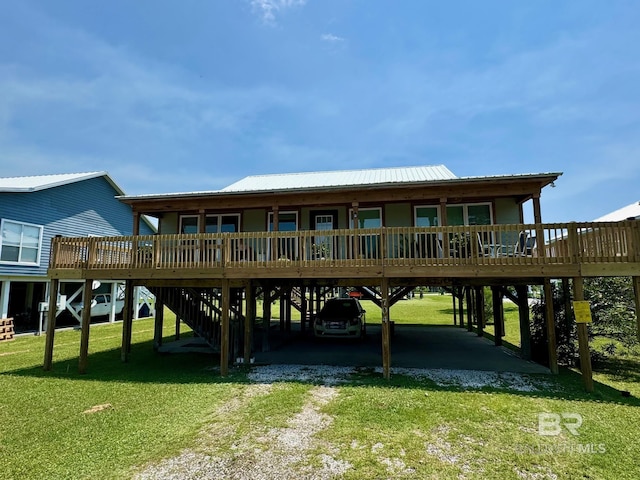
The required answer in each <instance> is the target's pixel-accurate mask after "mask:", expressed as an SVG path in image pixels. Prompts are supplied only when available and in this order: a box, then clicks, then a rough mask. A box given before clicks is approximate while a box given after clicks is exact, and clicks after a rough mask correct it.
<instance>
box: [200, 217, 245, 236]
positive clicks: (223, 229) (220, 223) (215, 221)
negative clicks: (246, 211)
mask: <svg viewBox="0 0 640 480" xmlns="http://www.w3.org/2000/svg"><path fill="white" fill-rule="evenodd" d="M205 231H206V232H207V233H235V232H238V231H240V215H239V214H231V215H207V225H206V227H205Z"/></svg>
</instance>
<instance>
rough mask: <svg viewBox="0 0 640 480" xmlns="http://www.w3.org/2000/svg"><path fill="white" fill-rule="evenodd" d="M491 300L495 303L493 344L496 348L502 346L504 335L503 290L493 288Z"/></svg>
mask: <svg viewBox="0 0 640 480" xmlns="http://www.w3.org/2000/svg"><path fill="white" fill-rule="evenodd" d="M491 299H492V301H493V333H494V336H493V342H494V344H495V346H496V347H499V346H500V345H502V336H503V334H504V328H503V327H504V324H503V323H502V321H503V318H504V312H503V309H502V289H501V288H500V287H491Z"/></svg>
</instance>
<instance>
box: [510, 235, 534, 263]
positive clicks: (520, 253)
mask: <svg viewBox="0 0 640 480" xmlns="http://www.w3.org/2000/svg"><path fill="white" fill-rule="evenodd" d="M535 247H536V237H532V236H531V235H529V234H528V233H527V232H524V231H523V232H520V235H518V242H517V243H516V245H515V248H514V256H516V257H531V256H532V255H533V249H534V248H535Z"/></svg>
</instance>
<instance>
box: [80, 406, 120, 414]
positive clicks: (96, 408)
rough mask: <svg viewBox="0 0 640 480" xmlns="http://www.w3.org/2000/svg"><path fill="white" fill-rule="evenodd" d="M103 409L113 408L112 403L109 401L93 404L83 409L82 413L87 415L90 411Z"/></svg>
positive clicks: (95, 411) (96, 411) (94, 411)
mask: <svg viewBox="0 0 640 480" xmlns="http://www.w3.org/2000/svg"><path fill="white" fill-rule="evenodd" d="M103 410H113V405H111V404H110V403H103V404H102V405H94V406H93V407H91V408H89V409H87V410H85V411H84V412H82V413H83V414H85V415H88V414H91V413H98V412H102V411H103Z"/></svg>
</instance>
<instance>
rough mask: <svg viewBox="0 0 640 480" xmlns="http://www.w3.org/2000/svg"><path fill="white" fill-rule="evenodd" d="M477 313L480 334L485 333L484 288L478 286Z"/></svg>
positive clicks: (480, 335)
mask: <svg viewBox="0 0 640 480" xmlns="http://www.w3.org/2000/svg"><path fill="white" fill-rule="evenodd" d="M476 313H477V315H478V317H477V318H478V336H479V337H482V336H483V335H484V324H485V318H484V288H483V287H476Z"/></svg>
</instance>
